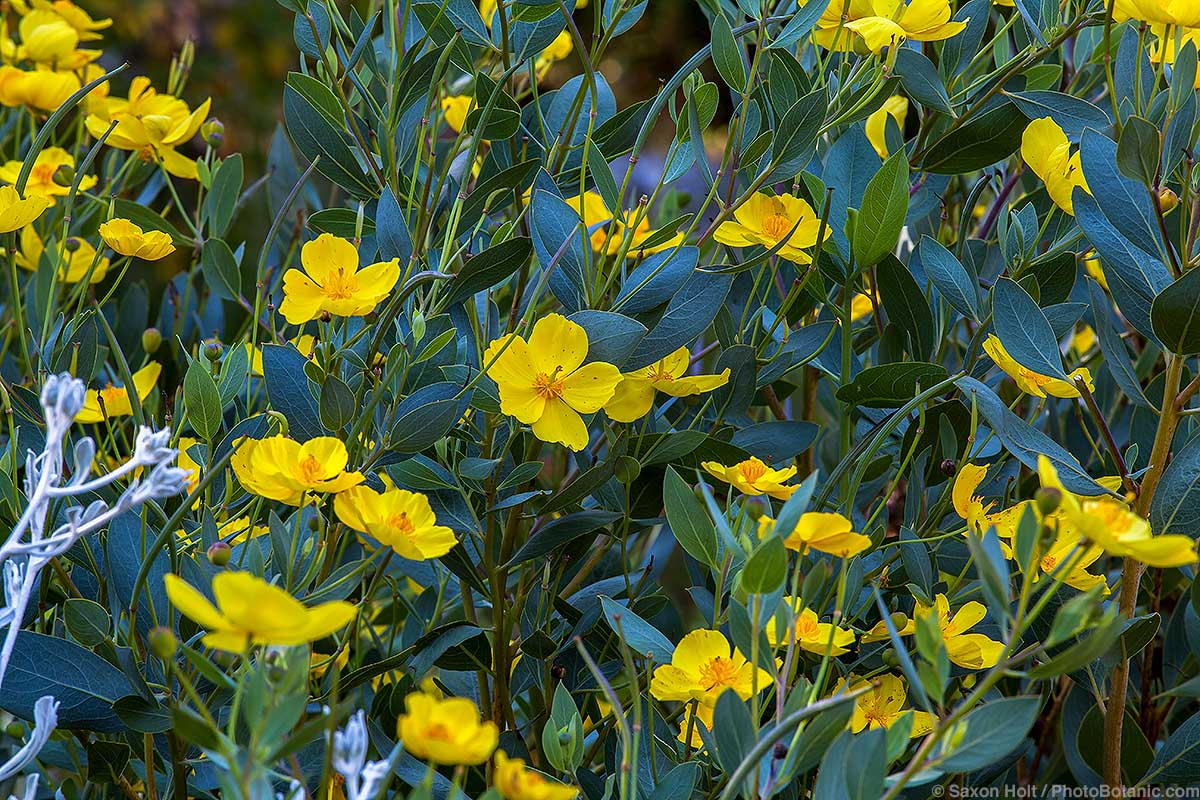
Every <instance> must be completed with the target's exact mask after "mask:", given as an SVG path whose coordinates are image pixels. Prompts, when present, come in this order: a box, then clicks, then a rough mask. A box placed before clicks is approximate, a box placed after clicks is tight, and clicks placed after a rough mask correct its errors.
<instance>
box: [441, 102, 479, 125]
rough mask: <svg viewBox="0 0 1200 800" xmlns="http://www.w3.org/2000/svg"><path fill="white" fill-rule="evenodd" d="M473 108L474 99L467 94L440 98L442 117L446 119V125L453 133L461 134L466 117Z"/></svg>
mask: <svg viewBox="0 0 1200 800" xmlns="http://www.w3.org/2000/svg"><path fill="white" fill-rule="evenodd" d="M474 107H475V98H474V97H473V96H472V95H469V94H456V95H451V96H449V97H443V98H442V115H443V116H444V117H445V118H446V124H447V125H449V126H450V127H451V128H453V129H454V132H455V133H462V129H463V126H464V125H466V124H467V115H468V114H470V113H471V109H472V108H474Z"/></svg>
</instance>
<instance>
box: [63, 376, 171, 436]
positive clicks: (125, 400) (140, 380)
mask: <svg viewBox="0 0 1200 800" xmlns="http://www.w3.org/2000/svg"><path fill="white" fill-rule="evenodd" d="M161 372H162V365H160V364H159V363H158V362H157V361H151V362H150V363H149V364H147V365H146V366H144V367H142V368H141V369H139V370H138V371H137V372H135V373H133V376H132V377H133V388H134V391H135V392H136V393H137V398H138V401H139V402H140V401H143V400H145V399H146V398H147V397H149V396H150V392H151V391H153V389H154V385H155V384H156V383H158V376H159V373H161ZM132 413H133V407H132V406H131V405H130V404H129V392H128V391H127V389H126V387H124V386H113V385H112V384H111V383H110V384H108V385H107V386H105V387H104V388H103V389H100V390H99V391H97V390H96V389H88V390H87V394H86V395H85V397H84V401H83V409H82V410H81V411H80V412H79V416H77V417H75V421H76V422H85V423H86V422H103V421H104V420H105V419H111V418H112V417H128V416H129V415H130V414H132Z"/></svg>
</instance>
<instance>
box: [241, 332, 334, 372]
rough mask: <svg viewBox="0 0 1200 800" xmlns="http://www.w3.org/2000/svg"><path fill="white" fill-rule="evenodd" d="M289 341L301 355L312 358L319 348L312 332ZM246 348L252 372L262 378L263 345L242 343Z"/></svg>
mask: <svg viewBox="0 0 1200 800" xmlns="http://www.w3.org/2000/svg"><path fill="white" fill-rule="evenodd" d="M289 343H290V344H291V345H292V346H293V347H295V348H296V349H297V350H299V351H300V355H302V356H304V357H305V358H309V359H311V358H312V357H313V353H315V352H316V349H317V337H316V336H313V335H312V334H311V333H302V334H300V335H299V336H297V337H296V338H294V339H291V340H289ZM242 346H243V347H244V348H246V356H247V358H249V360H250V374H251V375H254V376H256V377H259V378H261V377H262V376H263V354H262V348H261V347H254V346H253V345H251V344H250V343H249V342H246V343H245V344H244V345H242Z"/></svg>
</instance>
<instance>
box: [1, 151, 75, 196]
mask: <svg viewBox="0 0 1200 800" xmlns="http://www.w3.org/2000/svg"><path fill="white" fill-rule="evenodd" d="M22 166H23V165H22V163H21V162H20V161H9V162H8V163H6V164H4V165H3V166H0V181H3V182H4V183H11V184H15V183H16V182H17V178H18V177H19V176H20V174H21V167H22ZM63 166H66V167H70V168H71V169H74V168H75V159H74V158H72V157H71V154H70V153H68V152H67V151H66V150H63V149H62V148H61V147H47V148H46V149H45V150H43V151H42V152H40V153H38V156H37V158H36V159H34V162H33V169H32V170H31V171H30V173H29V181H28V182H27V183H26V184H25V196H26V197H31V196H35V197H45V198H47V199H49V200H50V204H51V205H53V204H54V198H55V197H63V196H66V195H67V194H69V193H70V192H71V187H70V184H68V185H67V186H62V185H61V184H59V183H56V182H55V180H54V173H55V172H57V171H58V168H59V167H63ZM95 185H96V176H95V175H85V176H83V178H82V179H81V180H80V181H79V188H80V190H87V189H90V188H92V187H93V186H95Z"/></svg>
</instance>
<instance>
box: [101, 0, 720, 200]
mask: <svg viewBox="0 0 1200 800" xmlns="http://www.w3.org/2000/svg"><path fill="white" fill-rule="evenodd" d="M338 5H339V6H340V7H342V8H343V9H345V8H348V7H350V6H351V5H352V4H351V3H348V2H340V3H339V4H338ZM357 5H358V6H359V8H360V10H364V9H365V8H366V7H367V6H368V5H369V3H368V2H359V3H357ZM93 6H94V9H93V10H94V12H95V13H96V15H97V16H106V17H112V18H113V20H114V24H113V28H112V29H111V30H110V31H108V32H106V33H107V35H106V41H107V42H109V43H110V44H109V46H108V48H107V49H106V52H105V58H106V61H105V62H104V63H105V66H107V67H112V66H116V65H117V64H119V63H120V62H121V60H122V59H124V60H127V61H129V62H130V63H131V64H133V65H135V66H136V67H137V68H138V69H139V70H140V71H141V72H143V73H145V74H148V75H150V77H151V78H153V79H154V80H155V81H156V82H161V81H162V80H163V79H165V76H166V71H167V68H168V65H169V64H170V63H171V56H172V55H173V54H174V53H175V52H177V51H178V50H179V49H180V48H181V47H182V46H183V44H184V42H186V41H187V40H188V39H192V40H194V41H195V43H196V62H195V65H194V66H193V68H192V76H191V79H190V81H189V88H188V96H190V97H193V98H203V97H206V96H211V97H212V98H213V113H214V115H216V116H217V117H220V118H222V119H223V120H224V121H225V122H227V123H229V122H233V123H234V124H227V125H226V128H225V145H224V147H223V148H222V150H223V154H225V153H233V152H240V153H242V155H243V156H244V157H245V159H246V164H247V170H246V172H247V175H251V176H253V175H261V174H262V173H263V170H264V169H265V168H266V160H267V150H268V148H269V147H270V143H271V134H272V132H273V131H274V129H275V125H276V123H277V122H278V121H279V120H280V119H281V115H280V103H281V100H282V96H283V95H282V93H281V92H280V91H279V87H280V85H281V84H282V83H283V80H284V78H285V77H286V76H287V73H288V70H291V69H296V59H297V57H298V54H297V51H296V47H295V44H294V42H293V40H292V26H291V23H290V20H289V15H288V14H287V12H286V11H285V10H284V9H282V8H281V7H280V6H279V5H278V4H277V3H276V2H275V0H95V2H94V3H93ZM578 20H579V23H580V25H581V33H582V34H583V35H584V36H585V37H586V36H589V35H590V33H591V31H590V29H589V27H588V25H589V24H590V22H591V17H590V15H588V14H580V15H579V18H578ZM708 35H709V34H708V26H707V24H706V22H705V20H704V15H703V14H702V13H701V12H700V9H699V8H697V7H696V4H695V3H694V2H693V0H654V2H652V3H651V4H650V6H649V8H648V9H647V11H646V15H645V17H643V18H642V20H641V22H640V23H639V24H638V25H636V26H634V28H633V29H632V30H631V31H629V32H628V33H627V34H625V35H624V36H621V37H620V38H618V39H617V40H616V41H615V42H614V43H613V47H612V48H611V49H610V52H609V53H608V54H607V55H606V57H605V59H604V61H603V62H602V63H601V64H600V71H601V72H603V73H604V77H605V78H606V79H607V80H608V82H609V85H611V86H612V88H613V91H614V92H615V93H616V96H617V103H618V105H619V106H622V107H623V106H625V105H628V104H629V103H631V102H634V101H636V100H639V99H642V98H645V97H650V96H652V95H653V94H654V92H655V90H656V89H657V87H658V84H659V83H660V81H663V80H666V79H667V78H668V77H670V76H671V75H672V74H673V73H674V72H675V70H676V69H678V67H679V65H680V64H681V63H682V62H683V61H684V60H685V59H686V58H688V57H689V56H690V55H691V54H692V53H694V52H696V50H698V49H699V48H701V47H703V46H704V45H705V44H707V43H708ZM110 62H111V63H110ZM707 66H708V69H709V70H710V71H711V72H712V74H711V75H709V76H708V77H710V78H715V76H716V72H715V70H711V65H707ZM578 71H579V64H578V63H577V61H575V60H574V59H568V60H566V61H565V62H561V63H559V64H555V65H554V67H553V68H552V71H551V72H550V74H549V75H548V76H547V78H546V79H545V81H544V86H545V87H546V88H555V87H557V86H559V85H561V83H562V82H563V81H565V80H567V79H568V78H570V77H571V76H572V75H574V74H576V73H578ZM718 113H719V114H721V115H722V116H719V117H718V121H719V120H720V119H722V118H723V115H724V114H725V113H727V109H722V110H720V111H719V112H718ZM720 130H721V128H719V127H716V126H714V128H713V129H712V131H713V135H719V131H720ZM661 133H662V134H663V135H664V136H665V137H667V138H669V137H670V135H671V134H672V133H673V128H672V127H671V126H665V127H663V128H662V131H661Z"/></svg>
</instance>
